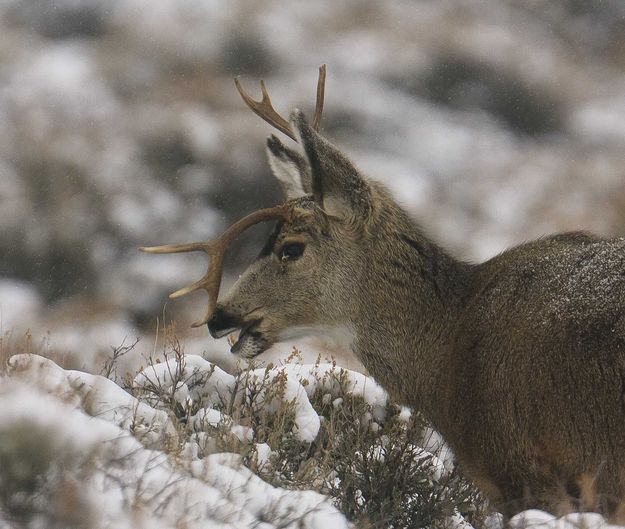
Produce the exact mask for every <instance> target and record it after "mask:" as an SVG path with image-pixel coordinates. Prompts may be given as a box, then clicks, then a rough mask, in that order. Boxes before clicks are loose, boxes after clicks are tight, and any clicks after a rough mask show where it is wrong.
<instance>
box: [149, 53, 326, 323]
mask: <svg viewBox="0 0 625 529" xmlns="http://www.w3.org/2000/svg"><path fill="white" fill-rule="evenodd" d="M325 82H326V65H325V64H323V65H321V66H320V67H319V80H318V81H317V104H316V108H315V117H314V119H313V124H312V126H313V128H314V129H315V130H317V131H318V130H319V125H320V123H321V114H322V112H323V97H324V92H325ZM234 83H235V85H236V87H237V90H238V91H239V93H240V94H241V97H242V98H243V101H245V103H246V104H247V106H248V107H250V108H251V109H252V111H253V112H254V113H256V114H258V115H259V116H260V117H261V118H263V119H264V120H265V121H267V122H268V123H269V124H271V125H272V126H274V127H275V128H277V129H278V130H280V131H281V132H283V133H284V134H286V135H287V136H289V137H290V138H292V139H294V140H295V141H297V139H296V137H295V133H294V132H293V129H292V128H291V125H290V124H289V122H288V121H287V120H286V119H284V118H283V117H282V116H280V114H278V113H277V112H276V111H275V110H274V108H273V106H272V105H271V99H270V98H269V93H268V92H267V88H266V87H265V83H264V82H263V81H261V82H260V89H261V91H262V94H263V98H262V100H260V101H254V100H253V99H252V98H251V97H250V96H249V95H248V94H247V93H246V92H245V90H243V88H242V87H241V83H240V82H239V79H238V78H235V79H234ZM290 211H291V210H290V209H289V208H288V207H287V206H286V205H281V206H275V207H273V208H266V209H259V210H258V211H254V212H253V213H250V214H249V215H248V216H247V217H244V218H242V219H241V220H239V221H237V222H235V223H234V224H233V225H232V226H230V227H229V228H228V229H227V230H226V231H225V232H223V233H222V234H221V235H220V236H219V237H218V238H217V239H215V240H213V241H207V242H192V243H188V244H172V245H167V246H149V247H145V246H144V247H141V248H139V250H141V251H142V252H148V253H180V252H204V253H206V254H208V256H209V257H210V261H209V263H208V269H207V270H206V274H204V276H203V277H202V278H201V279H200V280H198V281H196V282H195V283H192V284H190V285H187V286H186V287H184V288H181V289H180V290H177V291H176V292H174V293H172V294H170V295H169V297H170V298H172V299H173V298H178V297H180V296H184V295H186V294H189V293H191V292H194V291H196V290H199V289H202V290H206V292H207V293H208V308H207V309H206V314H205V315H204V318H203V319H202V320H199V321H196V322H195V323H193V325H192V326H193V327H199V326H201V325H204V324H205V323H208V321H209V320H210V319H211V318H212V317H213V313H214V312H215V307H216V306H217V298H218V296H219V287H220V285H221V276H222V273H223V260H224V254H225V253H226V250H227V249H228V246H230V244H231V243H232V241H233V240H234V239H236V238H237V236H238V235H239V234H240V233H241V232H243V231H244V230H246V229H247V228H249V227H250V226H253V225H254V224H258V223H259V222H265V221H268V220H273V219H284V220H287V221H288V220H289V219H290Z"/></svg>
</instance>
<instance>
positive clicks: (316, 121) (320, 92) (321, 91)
mask: <svg viewBox="0 0 625 529" xmlns="http://www.w3.org/2000/svg"><path fill="white" fill-rule="evenodd" d="M325 89H326V65H325V64H322V65H321V66H319V79H318V80H317V103H316V104H315V117H314V118H313V122H312V126H313V129H315V130H316V131H317V132H319V127H320V126H321V114H322V113H323V99H324V97H325Z"/></svg>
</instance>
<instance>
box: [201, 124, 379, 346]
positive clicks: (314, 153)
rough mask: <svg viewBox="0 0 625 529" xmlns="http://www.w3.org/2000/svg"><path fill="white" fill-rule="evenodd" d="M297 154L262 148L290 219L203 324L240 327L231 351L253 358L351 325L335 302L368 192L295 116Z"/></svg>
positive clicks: (216, 330) (220, 329)
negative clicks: (303, 333) (286, 341)
mask: <svg viewBox="0 0 625 529" xmlns="http://www.w3.org/2000/svg"><path fill="white" fill-rule="evenodd" d="M291 123H292V125H293V129H294V131H295V132H296V134H297V136H298V141H299V143H300V145H302V147H303V153H302V154H300V153H298V152H296V151H294V150H291V149H288V148H286V147H285V146H284V145H282V143H280V142H279V141H278V140H277V139H276V138H275V137H271V138H269V140H268V142H267V146H268V149H267V153H268V156H269V162H270V165H271V168H272V170H273V173H274V175H275V176H276V178H278V180H279V181H280V182H281V184H282V186H283V189H284V191H285V194H286V196H287V199H288V202H287V204H286V205H287V207H288V208H289V210H290V212H291V214H290V215H289V217H290V218H289V220H283V221H280V222H278V224H277V225H276V228H275V230H274V232H273V233H272V235H271V236H270V237H269V239H268V240H267V242H266V243H265V245H264V247H263V250H262V251H261V253H260V255H259V256H258V258H257V260H256V261H255V262H254V263H252V264H251V265H250V267H249V268H248V269H247V270H246V271H245V273H244V274H243V275H242V276H241V277H240V278H239V280H238V281H237V282H236V283H235V284H234V286H233V287H232V288H231V290H230V291H229V292H228V293H227V294H226V295H225V296H223V297H222V299H221V300H220V301H219V303H218V304H217V307H216V309H215V313H214V315H213V317H212V319H211V320H210V321H209V322H208V328H209V331H210V333H211V335H212V336H213V337H215V338H220V337H222V336H225V335H226V334H229V333H230V332H232V331H234V330H236V329H240V334H239V339H238V341H237V342H236V343H235V344H234V346H233V347H232V352H233V353H238V354H239V355H241V356H244V357H247V358H249V357H253V356H256V355H257V354H259V353H261V352H262V351H264V350H265V349H267V348H268V347H270V346H271V345H272V344H273V343H275V342H276V341H279V340H281V338H284V336H285V334H291V333H292V331H293V329H295V328H300V329H310V328H314V327H324V326H342V325H349V321H342V320H345V319H346V315H345V311H344V310H341V309H340V307H339V305H340V303H338V301H339V300H338V299H337V297H338V296H339V294H338V292H337V291H338V288H339V285H344V284H345V283H346V281H348V280H349V276H350V274H351V275H353V273H354V256H355V254H356V253H357V250H358V249H357V246H358V242H357V239H358V231H359V230H360V229H361V228H362V227H363V226H364V225H365V224H366V220H367V218H368V215H369V214H370V211H371V200H370V198H371V197H370V195H371V189H370V187H369V184H368V183H367V181H366V180H365V179H364V178H363V177H361V176H360V175H359V174H358V172H357V171H356V169H355V168H354V167H353V165H352V164H351V162H349V160H347V159H346V158H345V157H344V156H343V155H342V154H341V153H340V152H339V151H338V150H337V149H336V148H335V147H333V146H332V145H330V144H329V143H327V142H326V141H325V140H324V139H323V138H322V137H321V136H319V134H317V133H316V132H315V131H314V130H313V129H312V128H311V127H309V126H308V124H307V123H306V121H305V119H304V117H303V116H302V115H301V113H297V112H296V113H294V114H293V116H292V121H291Z"/></svg>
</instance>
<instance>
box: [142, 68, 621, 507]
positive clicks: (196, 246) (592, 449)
mask: <svg viewBox="0 0 625 529" xmlns="http://www.w3.org/2000/svg"><path fill="white" fill-rule="evenodd" d="M325 77H326V71H325V65H324V66H322V67H321V68H320V70H319V80H318V84H317V104H316V109H315V114H314V118H313V121H312V123H309V121H308V120H307V119H306V117H305V115H304V113H303V112H302V111H300V110H298V109H295V110H293V111H292V112H291V114H290V116H289V119H288V120H287V119H285V118H283V117H281V116H280V115H279V114H278V113H277V111H275V109H274V108H273V106H272V102H271V100H270V98H269V95H268V92H267V89H266V87H265V84H264V83H263V82H262V81H261V91H262V99H261V101H256V100H254V99H253V98H252V97H251V96H249V95H248V94H247V92H245V90H244V89H243V88H242V86H241V83H240V81H239V80H238V78H237V79H235V83H236V87H237V89H238V91H239V93H240V94H241V96H242V98H243V100H244V102H245V104H246V105H247V106H248V107H249V108H250V109H251V110H252V111H253V112H254V113H256V114H258V115H259V116H260V117H261V118H263V119H264V120H266V121H267V122H268V123H269V124H270V125H272V126H273V127H274V128H276V129H277V130H279V131H281V132H282V133H284V134H285V135H286V136H288V137H289V138H291V139H292V140H294V141H295V146H294V147H289V146H286V145H285V144H283V143H282V142H281V141H280V140H279V139H278V138H277V137H276V136H274V135H272V136H270V137H269V138H268V139H267V155H268V159H269V164H270V166H271V169H272V172H273V175H274V176H275V177H276V178H277V180H278V181H279V183H280V184H281V186H282V188H283V190H284V195H285V201H284V203H282V204H279V205H276V206H273V207H269V208H265V209H260V210H258V211H255V212H253V213H251V214H250V215H248V216H246V217H244V218H243V219H241V220H239V221H238V222H236V223H235V224H233V225H232V226H231V227H230V228H228V229H227V230H226V231H225V232H224V233H223V234H222V235H221V236H220V237H218V238H217V239H216V240H213V241H209V242H197V243H191V244H181V245H168V246H157V247H144V248H141V249H142V250H143V251H146V252H151V253H175V252H188V251H202V252H205V253H206V254H208V256H209V257H210V262H209V266H208V270H207V272H206V274H205V276H204V277H203V278H202V279H200V280H199V281H197V282H195V283H193V284H192V285H190V286H188V287H185V288H183V289H181V290H179V291H177V292H175V293H174V294H172V295H171V297H174V298H175V297H179V296H182V295H186V294H188V293H190V292H193V291H195V290H198V289H203V290H206V292H207V293H208V298H209V301H208V309H207V311H206V313H205V315H204V317H203V319H201V320H199V321H197V322H195V323H194V326H202V325H207V327H208V331H209V332H210V334H211V336H212V337H213V338H215V339H218V338H222V337H224V336H226V335H228V334H230V333H232V332H233V331H235V330H239V337H238V340H237V341H236V343H234V345H232V348H231V352H232V353H235V354H238V355H239V356H241V357H243V358H253V357H256V356H257V355H259V354H260V353H262V352H263V351H265V350H266V349H267V348H269V347H270V346H271V345H272V344H274V343H276V342H278V341H280V340H281V339H283V338H284V337H285V336H293V335H297V334H298V333H310V332H321V333H322V332H339V331H340V332H341V333H343V335H344V336H345V337H346V340H347V341H346V343H348V344H349V347H351V349H352V350H353V352H354V353H355V355H356V356H357V357H358V358H359V359H360V361H361V362H362V364H363V365H364V366H365V368H366V369H367V370H368V372H369V373H370V374H371V375H372V376H373V377H374V378H375V380H376V381H377V382H379V383H380V384H381V385H382V387H383V388H385V389H386V391H387V392H388V394H389V395H390V397H391V398H392V399H394V400H395V401H396V402H398V403H402V404H405V405H407V406H410V407H412V408H413V409H415V410H418V411H419V412H420V413H422V414H423V416H424V417H425V418H426V419H427V420H428V421H430V422H431V424H432V425H433V427H434V428H435V429H436V430H437V431H439V432H440V433H441V435H442V436H443V438H444V439H445V441H446V442H447V443H448V444H449V446H450V447H451V449H452V450H453V452H454V454H455V456H456V458H457V461H458V463H459V465H460V467H461V468H462V469H463V471H464V472H465V473H466V474H467V475H468V476H469V477H470V478H471V479H472V480H473V481H474V482H475V484H476V485H477V487H478V488H479V490H481V491H482V492H483V494H484V495H485V496H486V498H487V499H488V500H490V502H491V503H492V504H493V505H494V506H495V507H496V508H498V509H499V510H500V511H501V512H503V513H505V514H507V515H508V516H510V515H512V514H515V513H517V512H519V511H521V510H524V509H527V508H540V509H544V510H548V511H551V512H555V513H558V512H561V510H562V508H563V505H570V506H572V507H575V508H584V509H589V510H599V511H601V512H604V513H607V514H608V515H610V516H617V514H618V512H619V507H620V508H621V510H622V505H623V499H624V497H625V239H604V238H600V237H598V236H594V235H591V234H588V233H585V232H571V233H560V234H555V235H549V236H545V237H542V238H540V239H537V240H534V241H531V242H526V243H523V244H520V245H518V246H515V247H512V248H510V249H507V250H505V251H503V252H502V253H501V254H499V255H498V256H496V257H494V258H492V259H489V260H487V261H485V262H483V263H469V262H466V261H463V260H460V259H457V258H455V257H453V256H452V255H451V254H450V253H449V252H447V251H446V250H445V249H444V248H442V247H441V246H440V245H438V244H437V243H435V242H434V241H433V240H432V239H431V238H429V237H428V236H427V235H426V234H425V233H424V231H423V230H422V229H421V228H420V227H419V225H418V224H417V223H415V221H413V219H412V218H411V217H410V216H409V215H408V214H407V213H406V212H405V211H404V210H403V209H402V208H401V207H400V206H399V205H398V204H397V202H396V201H395V200H394V199H393V197H392V196H391V194H390V192H389V191H388V190H387V189H386V188H385V187H384V186H383V185H382V184H381V183H379V182H377V181H375V180H373V179H370V178H369V177H367V176H365V175H363V174H362V173H361V172H360V171H359V170H358V169H357V167H356V166H355V165H354V164H353V163H352V162H351V161H350V160H349V159H348V157H347V156H345V155H344V154H343V153H342V152H341V150H339V149H338V148H337V147H335V146H334V145H333V144H332V143H331V142H330V141H328V140H327V139H326V138H325V137H324V136H323V135H322V134H321V132H320V123H321V114H322V110H323V100H324V86H325ZM267 221H272V222H274V223H275V227H274V229H273V232H272V233H271V235H270V236H269V238H268V239H267V240H266V242H265V243H264V245H263V247H262V250H261V252H260V254H259V256H258V258H257V259H256V260H255V261H254V262H253V263H252V264H251V265H250V266H249V267H248V268H247V270H246V271H245V272H244V273H243V274H242V275H241V276H240V277H239V279H238V280H237V281H236V282H235V284H234V285H233V286H232V287H231V289H230V291H229V292H228V293H227V294H226V295H225V296H224V297H223V298H221V299H219V288H220V282H221V276H222V268H223V256H224V253H225V251H226V250H227V248H228V247H229V245H230V244H231V243H232V241H233V240H234V239H235V238H236V237H237V235H238V234H240V233H241V232H242V231H244V230H246V229H247V228H248V227H249V226H252V225H254V224H257V223H259V222H267ZM622 514H623V513H622V512H621V515H622Z"/></svg>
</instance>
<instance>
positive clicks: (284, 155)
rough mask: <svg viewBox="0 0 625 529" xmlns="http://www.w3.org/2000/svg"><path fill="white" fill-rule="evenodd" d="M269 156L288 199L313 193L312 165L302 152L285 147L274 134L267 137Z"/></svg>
mask: <svg viewBox="0 0 625 529" xmlns="http://www.w3.org/2000/svg"><path fill="white" fill-rule="evenodd" d="M267 157H268V158H269V165H270V166H271V170H272V172H273V175H274V176H275V177H276V178H277V179H278V181H279V182H280V184H281V185H282V189H283V190H284V194H285V195H286V198H287V199H288V200H291V199H293V198H299V197H302V196H304V195H310V194H312V185H311V181H310V167H309V166H308V163H307V162H306V160H305V159H304V157H303V156H302V155H301V154H299V153H298V152H296V151H294V150H292V149H289V148H287V147H285V146H284V145H283V144H282V142H281V141H280V140H279V139H278V138H276V137H275V136H273V135H272V136H270V137H269V138H267Z"/></svg>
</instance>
